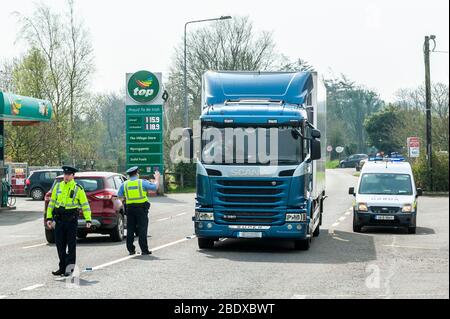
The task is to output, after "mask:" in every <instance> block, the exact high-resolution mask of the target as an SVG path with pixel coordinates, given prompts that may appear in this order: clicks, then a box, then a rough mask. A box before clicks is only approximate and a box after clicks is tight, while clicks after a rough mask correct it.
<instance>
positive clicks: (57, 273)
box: [52, 269, 64, 276]
mask: <svg viewBox="0 0 450 319" xmlns="http://www.w3.org/2000/svg"><path fill="white" fill-rule="evenodd" d="M52 275H53V276H62V275H64V271H62V270H61V269H59V270H57V271H52Z"/></svg>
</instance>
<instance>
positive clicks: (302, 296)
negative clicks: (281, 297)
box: [291, 295, 307, 299]
mask: <svg viewBox="0 0 450 319" xmlns="http://www.w3.org/2000/svg"><path fill="white" fill-rule="evenodd" d="M306 297H307V296H306V295H293V296H292V298H291V299H306Z"/></svg>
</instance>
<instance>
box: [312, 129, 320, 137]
mask: <svg viewBox="0 0 450 319" xmlns="http://www.w3.org/2000/svg"><path fill="white" fill-rule="evenodd" d="M320 136H321V134H320V131H319V130H316V129H313V130H311V137H312V138H320Z"/></svg>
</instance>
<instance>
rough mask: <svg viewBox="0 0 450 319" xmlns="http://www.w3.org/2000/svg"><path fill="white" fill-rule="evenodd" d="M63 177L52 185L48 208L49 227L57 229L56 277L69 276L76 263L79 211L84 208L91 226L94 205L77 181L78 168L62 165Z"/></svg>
mask: <svg viewBox="0 0 450 319" xmlns="http://www.w3.org/2000/svg"><path fill="white" fill-rule="evenodd" d="M62 169H63V171H64V180H63V181H61V182H58V183H56V185H55V186H54V187H53V191H52V197H51V199H50V202H49V204H48V208H47V227H48V228H49V229H53V228H54V232H55V243H56V248H57V250H58V257H59V269H58V270H57V271H54V272H52V274H53V275H55V276H66V277H67V276H70V275H71V273H72V272H73V270H74V267H75V262H76V245H77V228H78V214H79V210H80V209H81V210H82V211H83V215H84V219H85V220H86V227H87V228H88V229H89V228H91V208H90V206H89V202H88V199H87V197H86V193H85V191H84V189H83V187H82V186H81V185H79V184H77V183H76V182H75V181H74V177H75V173H76V172H77V171H78V170H77V169H75V168H73V167H70V166H63V167H62Z"/></svg>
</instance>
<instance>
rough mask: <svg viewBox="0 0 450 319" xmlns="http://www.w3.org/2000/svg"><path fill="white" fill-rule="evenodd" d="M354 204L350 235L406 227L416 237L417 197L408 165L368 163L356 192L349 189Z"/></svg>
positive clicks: (386, 162)
mask: <svg viewBox="0 0 450 319" xmlns="http://www.w3.org/2000/svg"><path fill="white" fill-rule="evenodd" d="M349 194H351V195H353V196H354V197H355V200H354V202H353V231H354V232H361V231H362V228H363V227H364V226H383V227H386V226H387V227H390V226H393V227H405V228H407V229H408V232H409V233H410V234H415V233H416V220H417V197H419V196H421V195H422V190H421V189H420V188H416V187H415V183H414V176H413V173H412V169H411V165H410V164H409V163H407V162H402V161H392V160H389V159H386V160H382V161H368V162H366V163H365V165H364V166H363V168H362V170H361V175H360V177H359V181H358V185H357V187H356V189H355V188H354V187H350V189H349Z"/></svg>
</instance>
